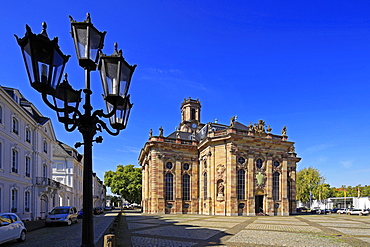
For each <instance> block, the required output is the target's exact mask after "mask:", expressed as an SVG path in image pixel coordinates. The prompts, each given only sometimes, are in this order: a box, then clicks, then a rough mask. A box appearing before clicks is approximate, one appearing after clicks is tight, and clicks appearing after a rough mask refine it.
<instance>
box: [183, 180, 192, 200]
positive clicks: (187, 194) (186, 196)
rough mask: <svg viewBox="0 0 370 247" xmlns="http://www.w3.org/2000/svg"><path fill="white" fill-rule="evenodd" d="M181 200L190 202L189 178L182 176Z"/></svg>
mask: <svg viewBox="0 0 370 247" xmlns="http://www.w3.org/2000/svg"><path fill="white" fill-rule="evenodd" d="M182 199H183V200H185V201H189V200H190V176H189V174H184V175H183V176H182Z"/></svg>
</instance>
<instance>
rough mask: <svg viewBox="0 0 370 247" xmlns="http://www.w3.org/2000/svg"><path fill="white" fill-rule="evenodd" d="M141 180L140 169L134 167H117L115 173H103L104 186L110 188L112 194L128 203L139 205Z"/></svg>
mask: <svg viewBox="0 0 370 247" xmlns="http://www.w3.org/2000/svg"><path fill="white" fill-rule="evenodd" d="M141 178H142V173H141V168H136V167H134V165H127V166H123V165H118V166H117V169H116V171H115V172H114V171H107V172H105V174H104V184H105V185H106V186H108V187H110V188H111V191H112V193H114V194H117V195H120V196H121V197H122V198H124V199H125V200H127V201H128V202H130V203H140V202H141V187H142V180H141Z"/></svg>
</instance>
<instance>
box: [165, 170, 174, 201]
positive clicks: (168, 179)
mask: <svg viewBox="0 0 370 247" xmlns="http://www.w3.org/2000/svg"><path fill="white" fill-rule="evenodd" d="M164 179H165V181H164V183H165V190H166V191H165V193H166V200H169V201H172V200H173V175H172V173H166V176H165V178H164Z"/></svg>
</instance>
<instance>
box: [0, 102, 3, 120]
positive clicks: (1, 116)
mask: <svg viewBox="0 0 370 247" xmlns="http://www.w3.org/2000/svg"><path fill="white" fill-rule="evenodd" d="M2 123H3V108H2V107H1V106H0V124H2Z"/></svg>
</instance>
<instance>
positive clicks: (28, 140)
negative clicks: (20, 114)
mask: <svg viewBox="0 0 370 247" xmlns="http://www.w3.org/2000/svg"><path fill="white" fill-rule="evenodd" d="M26 142H28V143H31V131H30V130H29V129H28V128H27V129H26Z"/></svg>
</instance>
